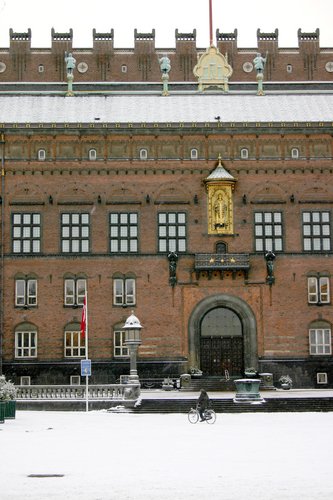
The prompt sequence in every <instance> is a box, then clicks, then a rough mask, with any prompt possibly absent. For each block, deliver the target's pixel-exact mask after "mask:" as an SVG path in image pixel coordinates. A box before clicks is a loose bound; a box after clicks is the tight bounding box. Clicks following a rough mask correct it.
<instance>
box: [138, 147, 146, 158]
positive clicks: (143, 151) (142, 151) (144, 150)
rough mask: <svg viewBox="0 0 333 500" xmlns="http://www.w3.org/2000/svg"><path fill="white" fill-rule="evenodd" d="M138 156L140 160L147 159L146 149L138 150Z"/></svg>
mask: <svg viewBox="0 0 333 500" xmlns="http://www.w3.org/2000/svg"><path fill="white" fill-rule="evenodd" d="M139 158H140V160H147V158H148V149H146V148H141V149H140V151H139Z"/></svg>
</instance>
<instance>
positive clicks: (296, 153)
mask: <svg viewBox="0 0 333 500" xmlns="http://www.w3.org/2000/svg"><path fill="white" fill-rule="evenodd" d="M291 157H292V159H293V160H297V159H298V158H299V149H298V148H292V149H291Z"/></svg>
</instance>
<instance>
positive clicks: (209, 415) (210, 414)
mask: <svg viewBox="0 0 333 500" xmlns="http://www.w3.org/2000/svg"><path fill="white" fill-rule="evenodd" d="M205 419H206V422H207V424H214V423H215V420H216V413H215V411H214V410H206V411H205Z"/></svg>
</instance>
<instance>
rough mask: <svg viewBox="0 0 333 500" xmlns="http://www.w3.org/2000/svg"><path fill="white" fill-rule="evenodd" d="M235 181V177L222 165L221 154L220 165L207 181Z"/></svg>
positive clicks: (219, 157)
mask: <svg viewBox="0 0 333 500" xmlns="http://www.w3.org/2000/svg"><path fill="white" fill-rule="evenodd" d="M223 180H227V181H234V182H236V179H235V177H233V176H232V175H231V174H229V172H228V171H227V170H226V169H225V168H224V166H223V165H222V157H221V154H219V156H218V164H217V166H216V167H215V169H214V170H213V171H212V172H211V173H210V174H209V176H208V177H207V178H206V181H223Z"/></svg>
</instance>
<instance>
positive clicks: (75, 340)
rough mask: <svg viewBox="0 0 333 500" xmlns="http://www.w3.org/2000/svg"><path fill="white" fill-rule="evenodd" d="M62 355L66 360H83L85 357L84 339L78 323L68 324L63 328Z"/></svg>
mask: <svg viewBox="0 0 333 500" xmlns="http://www.w3.org/2000/svg"><path fill="white" fill-rule="evenodd" d="M64 351H65V352H64V354H65V357H66V358H83V357H84V356H85V355H86V337H85V335H82V333H81V326H80V323H76V322H72V323H68V324H67V325H66V327H65V339H64Z"/></svg>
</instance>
